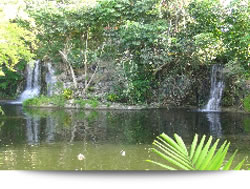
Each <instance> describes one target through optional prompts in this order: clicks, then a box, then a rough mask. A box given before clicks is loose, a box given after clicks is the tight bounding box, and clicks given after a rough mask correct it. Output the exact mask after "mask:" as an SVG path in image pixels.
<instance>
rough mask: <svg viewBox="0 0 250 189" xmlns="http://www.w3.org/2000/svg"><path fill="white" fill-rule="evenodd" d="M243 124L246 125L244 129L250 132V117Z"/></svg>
mask: <svg viewBox="0 0 250 189" xmlns="http://www.w3.org/2000/svg"><path fill="white" fill-rule="evenodd" d="M243 125H244V130H245V131H246V132H250V119H245V120H244V121H243Z"/></svg>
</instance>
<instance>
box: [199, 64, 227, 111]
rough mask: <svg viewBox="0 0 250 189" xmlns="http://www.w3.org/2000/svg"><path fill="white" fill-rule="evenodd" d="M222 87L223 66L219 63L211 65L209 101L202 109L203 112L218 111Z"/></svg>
mask: <svg viewBox="0 0 250 189" xmlns="http://www.w3.org/2000/svg"><path fill="white" fill-rule="evenodd" d="M223 89H224V82H223V67H222V66H221V65H213V67H212V73H211V88H210V96H209V101H208V103H207V105H206V107H205V108H204V109H203V110H202V111H205V112H217V111H220V101H221V97H222V92H223Z"/></svg>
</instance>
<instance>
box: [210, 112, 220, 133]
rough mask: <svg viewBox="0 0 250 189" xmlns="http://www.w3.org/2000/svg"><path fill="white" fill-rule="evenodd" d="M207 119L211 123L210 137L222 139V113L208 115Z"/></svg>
mask: <svg viewBox="0 0 250 189" xmlns="http://www.w3.org/2000/svg"><path fill="white" fill-rule="evenodd" d="M207 119H208V121H209V130H210V135H212V136H215V137H217V138H220V137H221V136H222V128H221V122H220V113H216V112H213V113H207Z"/></svg>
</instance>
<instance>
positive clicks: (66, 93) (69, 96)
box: [63, 89, 73, 100]
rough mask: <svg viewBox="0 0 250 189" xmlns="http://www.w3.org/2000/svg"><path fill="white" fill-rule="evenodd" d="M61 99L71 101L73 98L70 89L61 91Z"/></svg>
mask: <svg viewBox="0 0 250 189" xmlns="http://www.w3.org/2000/svg"><path fill="white" fill-rule="evenodd" d="M63 97H64V98H65V99H68V100H69V99H72V97H73V91H72V90H71V89H64V90H63Z"/></svg>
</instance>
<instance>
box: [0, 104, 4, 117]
mask: <svg viewBox="0 0 250 189" xmlns="http://www.w3.org/2000/svg"><path fill="white" fill-rule="evenodd" d="M0 115H4V111H3V110H2V108H1V106H0Z"/></svg>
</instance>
